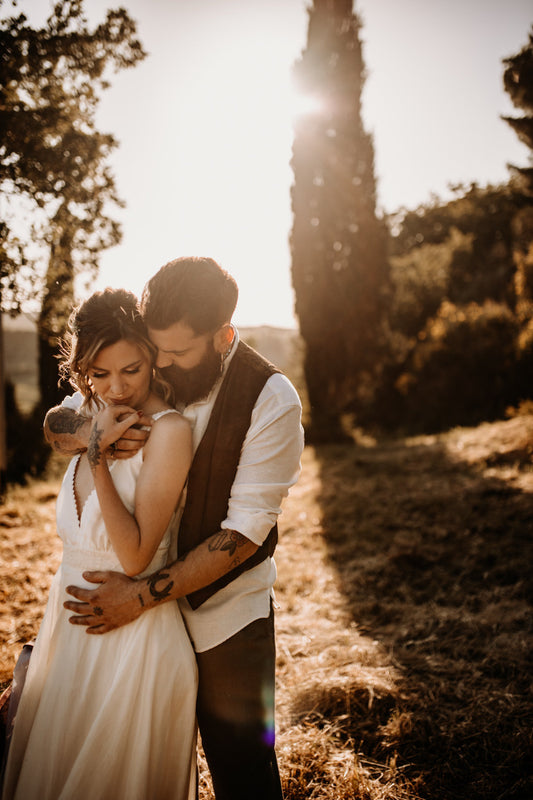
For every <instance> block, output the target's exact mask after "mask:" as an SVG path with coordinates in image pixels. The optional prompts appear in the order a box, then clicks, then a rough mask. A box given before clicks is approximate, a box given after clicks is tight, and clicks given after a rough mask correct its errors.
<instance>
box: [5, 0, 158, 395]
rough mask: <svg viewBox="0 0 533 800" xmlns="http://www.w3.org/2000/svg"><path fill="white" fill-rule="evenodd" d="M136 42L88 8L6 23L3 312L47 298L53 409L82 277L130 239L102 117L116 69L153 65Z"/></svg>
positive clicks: (47, 387)
mask: <svg viewBox="0 0 533 800" xmlns="http://www.w3.org/2000/svg"><path fill="white" fill-rule="evenodd" d="M2 5H5V4H4V3H2V0H0V6H2ZM12 5H13V6H14V5H16V4H15V3H13V4H12ZM12 10H13V9H12ZM135 36H136V28H135V23H134V22H133V21H132V20H131V19H130V17H129V16H128V14H127V12H126V11H125V10H124V9H122V8H120V9H118V10H110V11H108V12H107V16H106V19H105V21H104V22H102V23H101V24H99V25H97V26H96V27H95V28H94V29H90V28H89V27H88V24H87V21H86V19H85V17H84V15H83V0H61V1H60V2H57V3H56V5H55V6H54V8H53V11H52V13H51V14H50V16H49V18H48V20H47V21H46V23H45V24H44V25H43V26H42V27H40V28H34V27H32V26H31V25H30V24H29V23H28V19H27V17H26V16H25V15H24V14H23V13H19V14H17V15H15V16H4V17H2V18H1V19H0V53H1V56H0V129H1V130H2V134H1V137H0V190H1V191H2V194H3V197H4V219H3V220H2V223H1V225H0V310H1V311H3V312H9V313H16V312H17V311H19V310H20V307H21V303H22V302H24V300H26V299H27V298H28V297H35V296H37V297H39V296H40V295H41V294H42V295H43V307H42V312H41V315H40V319H39V334H40V338H41V348H40V349H41V389H42V391H43V398H42V399H43V403H44V404H45V405H47V404H49V402H54V401H55V398H56V395H55V385H56V384H57V372H56V370H55V368H54V367H55V359H52V360H50V358H51V351H52V350H55V348H56V345H57V337H58V335H60V334H61V333H62V332H63V329H64V325H65V322H66V317H67V315H68V311H69V310H70V308H71V307H72V303H73V291H74V289H73V287H74V276H75V275H76V274H78V273H80V272H84V271H86V272H87V273H88V274H89V275H94V274H95V273H96V271H97V268H98V258H99V253H100V252H101V251H102V250H103V249H105V248H107V247H111V246H112V245H114V244H116V243H117V242H118V241H119V239H120V235H121V233H120V228H119V226H118V224H117V223H116V221H115V220H114V219H113V218H112V217H111V216H110V212H112V210H113V207H115V208H116V207H117V206H120V205H121V201H120V200H119V198H118V196H117V194H116V188H115V181H114V177H113V175H112V173H111V171H110V168H109V165H108V159H109V155H110V153H111V152H112V150H113V148H115V147H116V145H117V142H116V141H115V139H114V138H113V137H112V136H111V135H109V134H103V133H100V132H99V131H98V130H97V129H96V125H95V110H96V108H97V105H98V102H99V97H100V93H101V91H103V90H105V89H106V88H107V87H108V86H109V83H108V80H107V76H108V73H109V71H110V70H111V69H114V71H115V72H116V71H118V70H120V69H123V68H128V67H132V66H134V65H135V64H137V63H138V62H139V61H140V60H141V59H142V58H144V56H145V53H144V51H143V49H142V46H141V44H140V43H139V41H138V40H137V39H136V38H135ZM21 219H22V224H21V222H20V220H21ZM46 252H47V253H48V258H47V259H46V257H45V256H44V255H43V254H44V253H46ZM43 260H44V261H46V260H47V261H48V267H47V270H46V277H45V278H44V281H43V276H42V271H43V270H42V264H43ZM43 284H44V285H43ZM48 375H49V377H46V376H48Z"/></svg>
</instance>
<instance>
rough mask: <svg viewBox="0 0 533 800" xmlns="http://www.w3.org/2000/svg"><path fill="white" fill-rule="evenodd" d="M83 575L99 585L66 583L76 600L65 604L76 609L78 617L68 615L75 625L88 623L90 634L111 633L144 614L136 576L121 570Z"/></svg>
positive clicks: (68, 591)
mask: <svg viewBox="0 0 533 800" xmlns="http://www.w3.org/2000/svg"><path fill="white" fill-rule="evenodd" d="M83 577H84V578H85V580H87V581H89V582H90V583H96V584H98V585H97V586H96V587H95V588H94V589H82V588H81V587H79V586H67V589H66V591H67V594H70V595H72V597H74V598H76V599H75V600H67V601H66V602H65V603H63V607H64V608H66V609H67V610H68V611H74V613H75V616H73V617H69V622H71V623H72V624H73V625H85V626H86V627H87V633H93V634H94V633H96V634H98V633H108V631H113V630H115V629H116V628H121V627H122V626H123V625H127V624H128V622H133V620H135V619H137V617H140V615H141V614H142V612H143V610H144V607H143V605H142V600H141V599H140V595H139V586H138V583H137V581H135V580H134V579H133V578H128V576H127V575H124V574H123V573H122V572H84V573H83Z"/></svg>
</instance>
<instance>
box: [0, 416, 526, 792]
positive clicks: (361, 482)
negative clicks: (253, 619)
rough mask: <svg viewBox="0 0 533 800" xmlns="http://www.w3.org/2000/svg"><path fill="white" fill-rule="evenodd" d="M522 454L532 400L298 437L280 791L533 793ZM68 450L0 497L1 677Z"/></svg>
mask: <svg viewBox="0 0 533 800" xmlns="http://www.w3.org/2000/svg"><path fill="white" fill-rule="evenodd" d="M532 455H533V416H527V415H524V416H519V417H516V418H514V419H510V420H506V421H503V422H497V423H491V424H484V425H481V426H479V427H478V428H473V429H464V428H462V429H461V428H458V429H456V430H453V431H450V432H448V433H445V434H440V435H435V436H426V437H417V438H402V439H399V438H394V439H388V440H380V441H375V440H373V439H371V438H370V437H365V436H363V435H355V436H354V444H353V445H342V446H340V445H335V446H333V445H332V446H323V447H320V448H311V447H307V448H306V450H305V453H304V458H303V470H302V476H301V478H300V480H299V482H298V484H297V485H296V486H295V487H294V488H293V490H292V491H291V494H290V496H289V498H288V499H287V501H286V502H285V504H284V509H283V514H282V516H281V519H280V544H279V547H278V551H277V555H276V561H277V564H278V572H279V576H278V582H277V586H276V599H277V605H278V609H277V617H276V619H277V642H278V670H277V676H278V688H277V729H278V744H277V750H278V757H279V762H280V769H281V774H282V781H283V785H284V790H285V795H286V798H287V800H300V798H301V799H302V800H303V798H306V799H307V798H315V799H319V798H324V799H325V798H328V799H331V798H335V799H336V800H347V799H348V798H353V800H382V799H383V800H385V798H386V799H387V800H396V799H397V800H419V799H420V800H460V799H461V798H464V800H476V799H479V800H481V799H482V798H483V800H492V799H493V800H496V798H506V800H519V799H520V800H522V798H523V800H525V798H530V797H531V796H533V778H532V770H531V763H532V758H531V756H532V748H531V745H532V734H531V731H532V730H533V726H532V722H533V714H532V710H533V703H532V700H531V676H530V675H531V674H530V653H531V645H532V642H533V635H532V626H531V619H532V617H531V597H532V594H531V548H532V542H531V530H532V523H533V464H532ZM63 466H64V464H62V463H58V462H55V466H54V469H55V475H54V474H51V475H50V476H49V478H48V480H47V481H39V482H34V483H32V484H31V485H29V486H27V487H22V488H16V489H15V488H13V489H11V490H10V492H9V495H8V497H7V499H6V502H5V504H4V505H3V507H1V508H0V552H1V567H0V569H1V577H0V587H1V589H0V599H1V603H2V612H3V613H2V617H1V621H0V640H1V643H2V656H1V660H0V681H1V682H2V685H6V684H7V682H8V681H9V679H10V676H11V673H12V670H13V665H14V663H15V659H16V657H17V655H18V653H19V652H20V649H21V647H22V644H23V643H24V642H25V641H27V640H29V639H31V638H32V637H33V636H34V635H35V633H36V631H37V628H38V625H39V620H40V618H41V616H42V613H43V610H44V605H45V602H46V596H47V591H48V586H49V584H50V581H51V578H52V575H53V573H54V571H55V569H56V567H57V564H58V562H59V558H60V545H59V542H58V540H57V539H56V537H55V524H54V504H55V498H56V495H57V491H58V487H59V477H58V475H59V472H60V471H61V469H62V468H63ZM210 797H211V793H210V789H209V781H208V778H207V776H206V774H205V768H204V765H203V762H202V779H201V798H202V800H209V798H210Z"/></svg>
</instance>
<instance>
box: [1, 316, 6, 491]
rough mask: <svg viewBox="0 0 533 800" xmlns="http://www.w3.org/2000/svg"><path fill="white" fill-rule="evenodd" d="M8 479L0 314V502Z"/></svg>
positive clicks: (3, 361) (2, 333) (2, 336)
mask: <svg viewBox="0 0 533 800" xmlns="http://www.w3.org/2000/svg"><path fill="white" fill-rule="evenodd" d="M6 479H7V425H6V378H5V352H4V325H3V315H2V313H1V312H0V500H2V499H3V498H4V495H5V491H6Z"/></svg>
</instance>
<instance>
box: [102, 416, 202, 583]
mask: <svg viewBox="0 0 533 800" xmlns="http://www.w3.org/2000/svg"><path fill="white" fill-rule="evenodd" d="M122 408H123V407H122V406H118V407H114V406H108V407H107V408H105V409H103V410H102V411H100V412H99V413H98V414H97V415H96V417H95V418H94V421H93V424H92V428H91V434H90V437H89V446H88V449H87V458H88V461H89V466H90V468H91V472H92V475H93V479H94V485H95V489H96V494H97V496H98V502H99V505H100V511H101V513H102V517H103V519H104V522H105V526H106V530H107V533H108V535H109V538H110V540H111V543H112V545H113V549H114V550H115V553H116V554H117V556H118V558H119V560H120V563H121V565H122V567H123V568H124V572H125V573H126V574H127V575H130V576H134V575H137V574H139V573H140V572H142V571H143V570H145V569H146V567H147V566H148V565H149V563H150V561H151V560H152V558H153V556H154V553H155V551H156V549H157V547H158V546H159V544H160V542H161V539H162V537H163V534H164V533H165V531H166V529H167V527H168V524H169V522H170V519H171V517H172V515H173V513H174V510H175V509H176V506H177V503H178V500H179V496H180V494H181V492H182V489H183V486H184V484H185V480H186V478H187V472H188V470H189V466H190V463H191V458H192V436H191V429H190V427H189V424H188V423H187V422H186V421H185V420H184V419H183V417H181V416H178V415H177V414H168V415H165V416H163V417H161V419H159V420H158V421H157V422H156V423H155V424H154V428H153V430H152V435H151V437H150V440H149V442H148V443H147V445H146V447H145V449H144V453H143V462H142V467H141V471H140V474H139V477H138V479H137V484H136V487H135V508H134V510H133V513H131V512H130V510H129V509H128V508H126V506H125V505H124V503H123V501H122V499H121V497H120V495H119V493H118V491H117V489H116V487H115V484H114V482H113V480H112V478H111V474H110V471H109V466H108V462H107V458H106V450H107V448H108V447H109V445H110V444H111V443H112V442H114V441H116V440H117V439H118V438H120V436H121V435H122V433H123V428H124V427H125V426H126V425H130V424H132V423H133V421H134V419H135V416H136V415H137V412H133V414H131V415H130V416H128V415H125V414H124V413H122V412H121V410H120V409H122ZM130 417H131V419H130Z"/></svg>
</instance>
